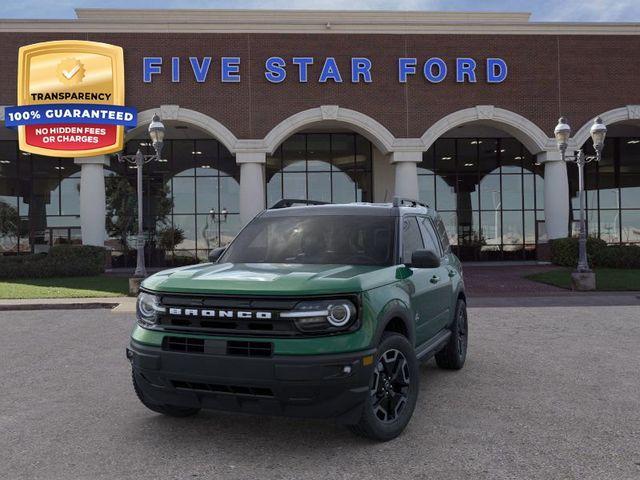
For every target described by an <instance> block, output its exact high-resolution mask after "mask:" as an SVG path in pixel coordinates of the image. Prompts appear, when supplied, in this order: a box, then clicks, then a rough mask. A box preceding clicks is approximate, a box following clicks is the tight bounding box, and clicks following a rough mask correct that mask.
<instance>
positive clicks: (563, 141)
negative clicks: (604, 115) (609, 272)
mask: <svg viewBox="0 0 640 480" xmlns="http://www.w3.org/2000/svg"><path fill="white" fill-rule="evenodd" d="M590 133H591V139H592V140H593V148H594V150H595V152H596V154H595V155H585V153H584V152H583V151H582V149H580V150H578V151H577V152H575V153H574V154H572V155H567V153H566V152H567V146H568V144H569V137H570V136H571V127H570V126H569V124H568V123H567V120H566V118H564V117H561V118H560V120H558V125H556V128H555V130H554V134H555V137H556V141H557V143H558V149H559V150H560V153H561V154H562V160H563V161H569V162H575V164H576V165H577V166H578V192H579V196H580V197H579V198H580V237H579V240H578V266H577V269H576V274H577V275H578V276H579V275H580V274H583V275H584V274H587V275H588V276H590V277H592V276H593V273H592V272H591V269H590V268H589V260H588V258H587V227H586V218H585V209H586V202H585V191H584V166H585V165H586V164H588V163H590V162H592V161H595V162H599V161H600V159H601V158H602V149H603V147H604V139H605V136H606V134H607V127H606V126H605V125H604V123H602V119H601V118H600V117H597V118H596V119H595V120H594V122H593V125H591V130H590ZM584 276H586V275H584ZM575 278H576V277H575V275H574V280H575ZM591 283H593V284H595V277H593V278H592V282H591ZM593 288H595V285H593ZM593 288H589V287H587V288H584V289H593Z"/></svg>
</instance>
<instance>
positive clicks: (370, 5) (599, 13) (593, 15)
mask: <svg viewBox="0 0 640 480" xmlns="http://www.w3.org/2000/svg"><path fill="white" fill-rule="evenodd" d="M78 7H79V8H153V9H157V8H250V9H255V8H261V9H320V8H321V9H327V10H426V11H434V10H436V11H451V10H458V11H460V10H468V11H502V12H504V11H511V12H530V13H532V14H533V15H532V17H531V20H532V21H562V22H640V0H485V1H482V0H324V1H323V2H318V0H126V1H125V0H119V1H118V0H18V1H5V2H3V5H2V9H1V10H0V18H75V14H74V11H73V9H74V8H78Z"/></svg>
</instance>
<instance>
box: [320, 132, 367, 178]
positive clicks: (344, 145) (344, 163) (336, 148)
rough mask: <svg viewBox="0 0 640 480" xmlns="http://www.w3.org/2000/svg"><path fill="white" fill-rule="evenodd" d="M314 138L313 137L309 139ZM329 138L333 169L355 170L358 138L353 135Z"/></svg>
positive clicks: (337, 135)
mask: <svg viewBox="0 0 640 480" xmlns="http://www.w3.org/2000/svg"><path fill="white" fill-rule="evenodd" d="M312 137H313V135H312V136H310V137H309V138H312ZM327 137H329V138H328V139H327V142H328V141H329V139H330V141H331V163H332V165H333V169H334V170H338V171H343V170H351V169H353V168H355V165H356V164H355V160H356V155H355V153H356V151H355V141H356V136H355V135H351V134H334V135H331V136H327ZM363 153H365V152H363ZM363 168H366V164H364V165H363ZM309 170H311V169H309Z"/></svg>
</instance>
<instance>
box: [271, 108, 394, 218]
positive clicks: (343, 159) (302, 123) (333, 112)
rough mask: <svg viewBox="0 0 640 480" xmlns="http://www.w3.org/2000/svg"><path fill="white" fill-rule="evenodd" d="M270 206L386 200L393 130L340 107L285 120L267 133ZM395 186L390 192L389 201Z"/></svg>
mask: <svg viewBox="0 0 640 480" xmlns="http://www.w3.org/2000/svg"><path fill="white" fill-rule="evenodd" d="M264 143H265V145H266V148H267V151H268V152H269V153H268V154H267V158H266V168H265V183H266V189H265V190H266V206H270V205H273V204H274V203H275V202H277V201H278V200H280V199H282V198H303V199H309V200H319V201H326V202H333V203H349V202H372V201H384V200H385V198H381V195H380V188H376V186H377V185H376V184H375V182H374V179H375V180H377V181H378V182H381V181H382V180H383V177H386V176H388V170H389V168H388V166H387V165H386V164H387V163H388V159H387V158H385V155H386V154H388V153H389V152H390V149H391V148H392V146H393V143H394V137H393V135H392V134H391V133H390V132H389V131H388V130H387V129H386V128H385V127H384V126H382V125H381V124H379V123H378V122H377V121H375V120H374V119H372V118H371V117H368V116H367V115H364V114H362V113H359V112H355V111H353V110H350V109H345V108H340V107H337V106H322V107H318V108H314V109H309V110H306V111H303V112H300V113H298V114H295V115H293V116H292V117H289V118H287V119H285V120H283V121H282V122H281V123H280V124H279V125H277V126H276V127H274V129H273V130H272V131H271V132H270V133H269V134H268V135H267V136H266V137H265V139H264ZM392 193H393V192H392V191H387V195H386V197H387V198H386V200H390V198H391V195H392Z"/></svg>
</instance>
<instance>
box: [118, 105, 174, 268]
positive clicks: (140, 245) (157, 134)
mask: <svg viewBox="0 0 640 480" xmlns="http://www.w3.org/2000/svg"><path fill="white" fill-rule="evenodd" d="M164 134H165V128H164V124H163V123H162V122H161V121H160V117H159V116H158V115H157V114H156V115H154V116H153V118H152V120H151V124H150V125H149V138H151V142H152V145H153V149H154V150H155V153H154V154H153V155H143V153H142V152H141V151H140V149H139V148H138V151H137V152H136V153H135V155H122V154H120V153H118V161H120V162H127V163H130V164H132V165H135V168H136V174H137V175H136V176H137V194H138V235H137V236H136V250H137V260H136V271H135V273H134V274H133V275H134V277H140V278H143V277H146V276H147V269H146V268H145V265H144V233H143V230H142V229H143V222H142V220H143V208H142V207H143V204H142V166H143V165H144V164H145V163H149V162H151V161H152V160H160V159H161V158H162V157H161V156H160V154H161V152H162V144H163V142H164Z"/></svg>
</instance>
